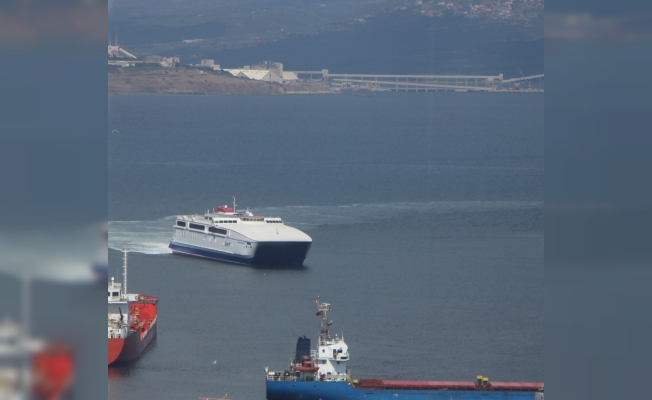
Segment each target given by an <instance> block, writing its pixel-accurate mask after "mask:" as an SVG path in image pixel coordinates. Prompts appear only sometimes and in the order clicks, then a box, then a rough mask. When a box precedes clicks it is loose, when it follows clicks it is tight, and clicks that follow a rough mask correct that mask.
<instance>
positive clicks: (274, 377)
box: [267, 373, 299, 382]
mask: <svg viewBox="0 0 652 400" xmlns="http://www.w3.org/2000/svg"><path fill="white" fill-rule="evenodd" d="M267 380H268V381H285V382H295V381H298V380H299V378H297V377H296V376H294V375H292V374H290V375H284V374H283V373H280V374H271V373H270V374H267Z"/></svg>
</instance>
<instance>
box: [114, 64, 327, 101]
mask: <svg viewBox="0 0 652 400" xmlns="http://www.w3.org/2000/svg"><path fill="white" fill-rule="evenodd" d="M108 88H109V94H145V93H158V94H270V95H272V94H274V95H285V94H331V93H337V91H335V90H333V89H332V88H330V87H328V86H326V85H323V84H307V83H304V84H302V83H299V84H284V85H281V84H277V83H272V84H270V83H268V82H261V81H255V80H251V79H246V78H236V77H234V76H230V75H229V74H226V73H224V74H223V73H219V72H213V71H210V70H203V69H194V68H187V67H177V68H162V67H122V68H121V67H118V68H109V74H108Z"/></svg>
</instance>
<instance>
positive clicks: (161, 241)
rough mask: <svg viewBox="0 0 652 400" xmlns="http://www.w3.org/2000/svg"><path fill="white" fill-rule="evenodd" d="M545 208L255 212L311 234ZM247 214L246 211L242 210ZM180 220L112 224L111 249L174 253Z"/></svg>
mask: <svg viewBox="0 0 652 400" xmlns="http://www.w3.org/2000/svg"><path fill="white" fill-rule="evenodd" d="M529 208H543V201H436V202H428V203H376V204H351V205H344V206H285V207H265V208H251V209H250V211H251V212H252V213H254V214H256V215H264V216H268V217H281V218H282V219H283V221H284V222H285V223H286V224H287V225H290V226H293V227H296V228H298V229H301V230H303V231H310V230H312V229H315V228H317V227H319V226H322V225H348V224H358V223H364V222H369V221H375V220H380V219H392V218H397V217H401V216H405V215H408V214H447V213H458V212H485V211H499V210H518V209H529ZM238 211H243V210H238ZM175 218H176V216H170V217H164V218H161V219H158V220H155V221H112V222H109V248H111V249H114V250H121V249H128V250H130V251H134V252H138V253H145V254H167V253H171V251H170V249H169V248H168V245H169V244H170V240H172V235H173V228H172V226H173V225H174V221H175Z"/></svg>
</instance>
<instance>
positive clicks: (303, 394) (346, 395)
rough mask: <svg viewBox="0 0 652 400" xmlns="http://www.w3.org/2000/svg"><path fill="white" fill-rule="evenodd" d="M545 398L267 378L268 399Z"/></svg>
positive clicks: (525, 393) (534, 394)
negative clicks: (378, 387) (373, 387)
mask: <svg viewBox="0 0 652 400" xmlns="http://www.w3.org/2000/svg"><path fill="white" fill-rule="evenodd" d="M343 399H346V400H358V399H360V400H362V399H364V400H401V399H409V400H435V399H442V400H443V399H447V400H452V399H460V400H461V399H464V400H481V399H482V400H488V399H492V400H494V399H495V400H543V393H540V392H529V391H523V392H519V391H500V390H494V391H485V390H431V389H424V390H406V389H363V388H356V387H354V386H353V385H351V384H349V383H347V382H318V381H314V382H309V381H270V380H268V381H267V400H343Z"/></svg>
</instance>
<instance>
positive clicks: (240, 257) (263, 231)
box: [169, 200, 312, 266]
mask: <svg viewBox="0 0 652 400" xmlns="http://www.w3.org/2000/svg"><path fill="white" fill-rule="evenodd" d="M311 244H312V239H311V238H310V236H308V235H307V234H305V233H303V232H302V231H300V230H298V229H296V228H293V227H291V226H288V225H285V223H283V220H282V219H281V218H280V217H264V216H258V215H254V214H253V213H251V212H249V210H247V211H245V212H242V213H239V212H237V211H236V208H235V200H234V202H233V207H228V206H226V205H224V206H220V207H218V208H217V210H214V209H213V210H208V211H207V212H206V213H205V214H204V215H200V214H196V215H180V216H178V217H177V218H176V221H175V224H174V237H173V238H172V241H171V242H170V246H169V247H170V249H171V250H172V252H173V253H177V254H183V255H189V256H195V257H203V258H209V259H213V260H218V261H225V262H231V263H236V264H245V265H288V266H292V265H294V266H300V265H303V262H304V261H305V259H306V257H307V255H308V251H309V250H310V245H311Z"/></svg>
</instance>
